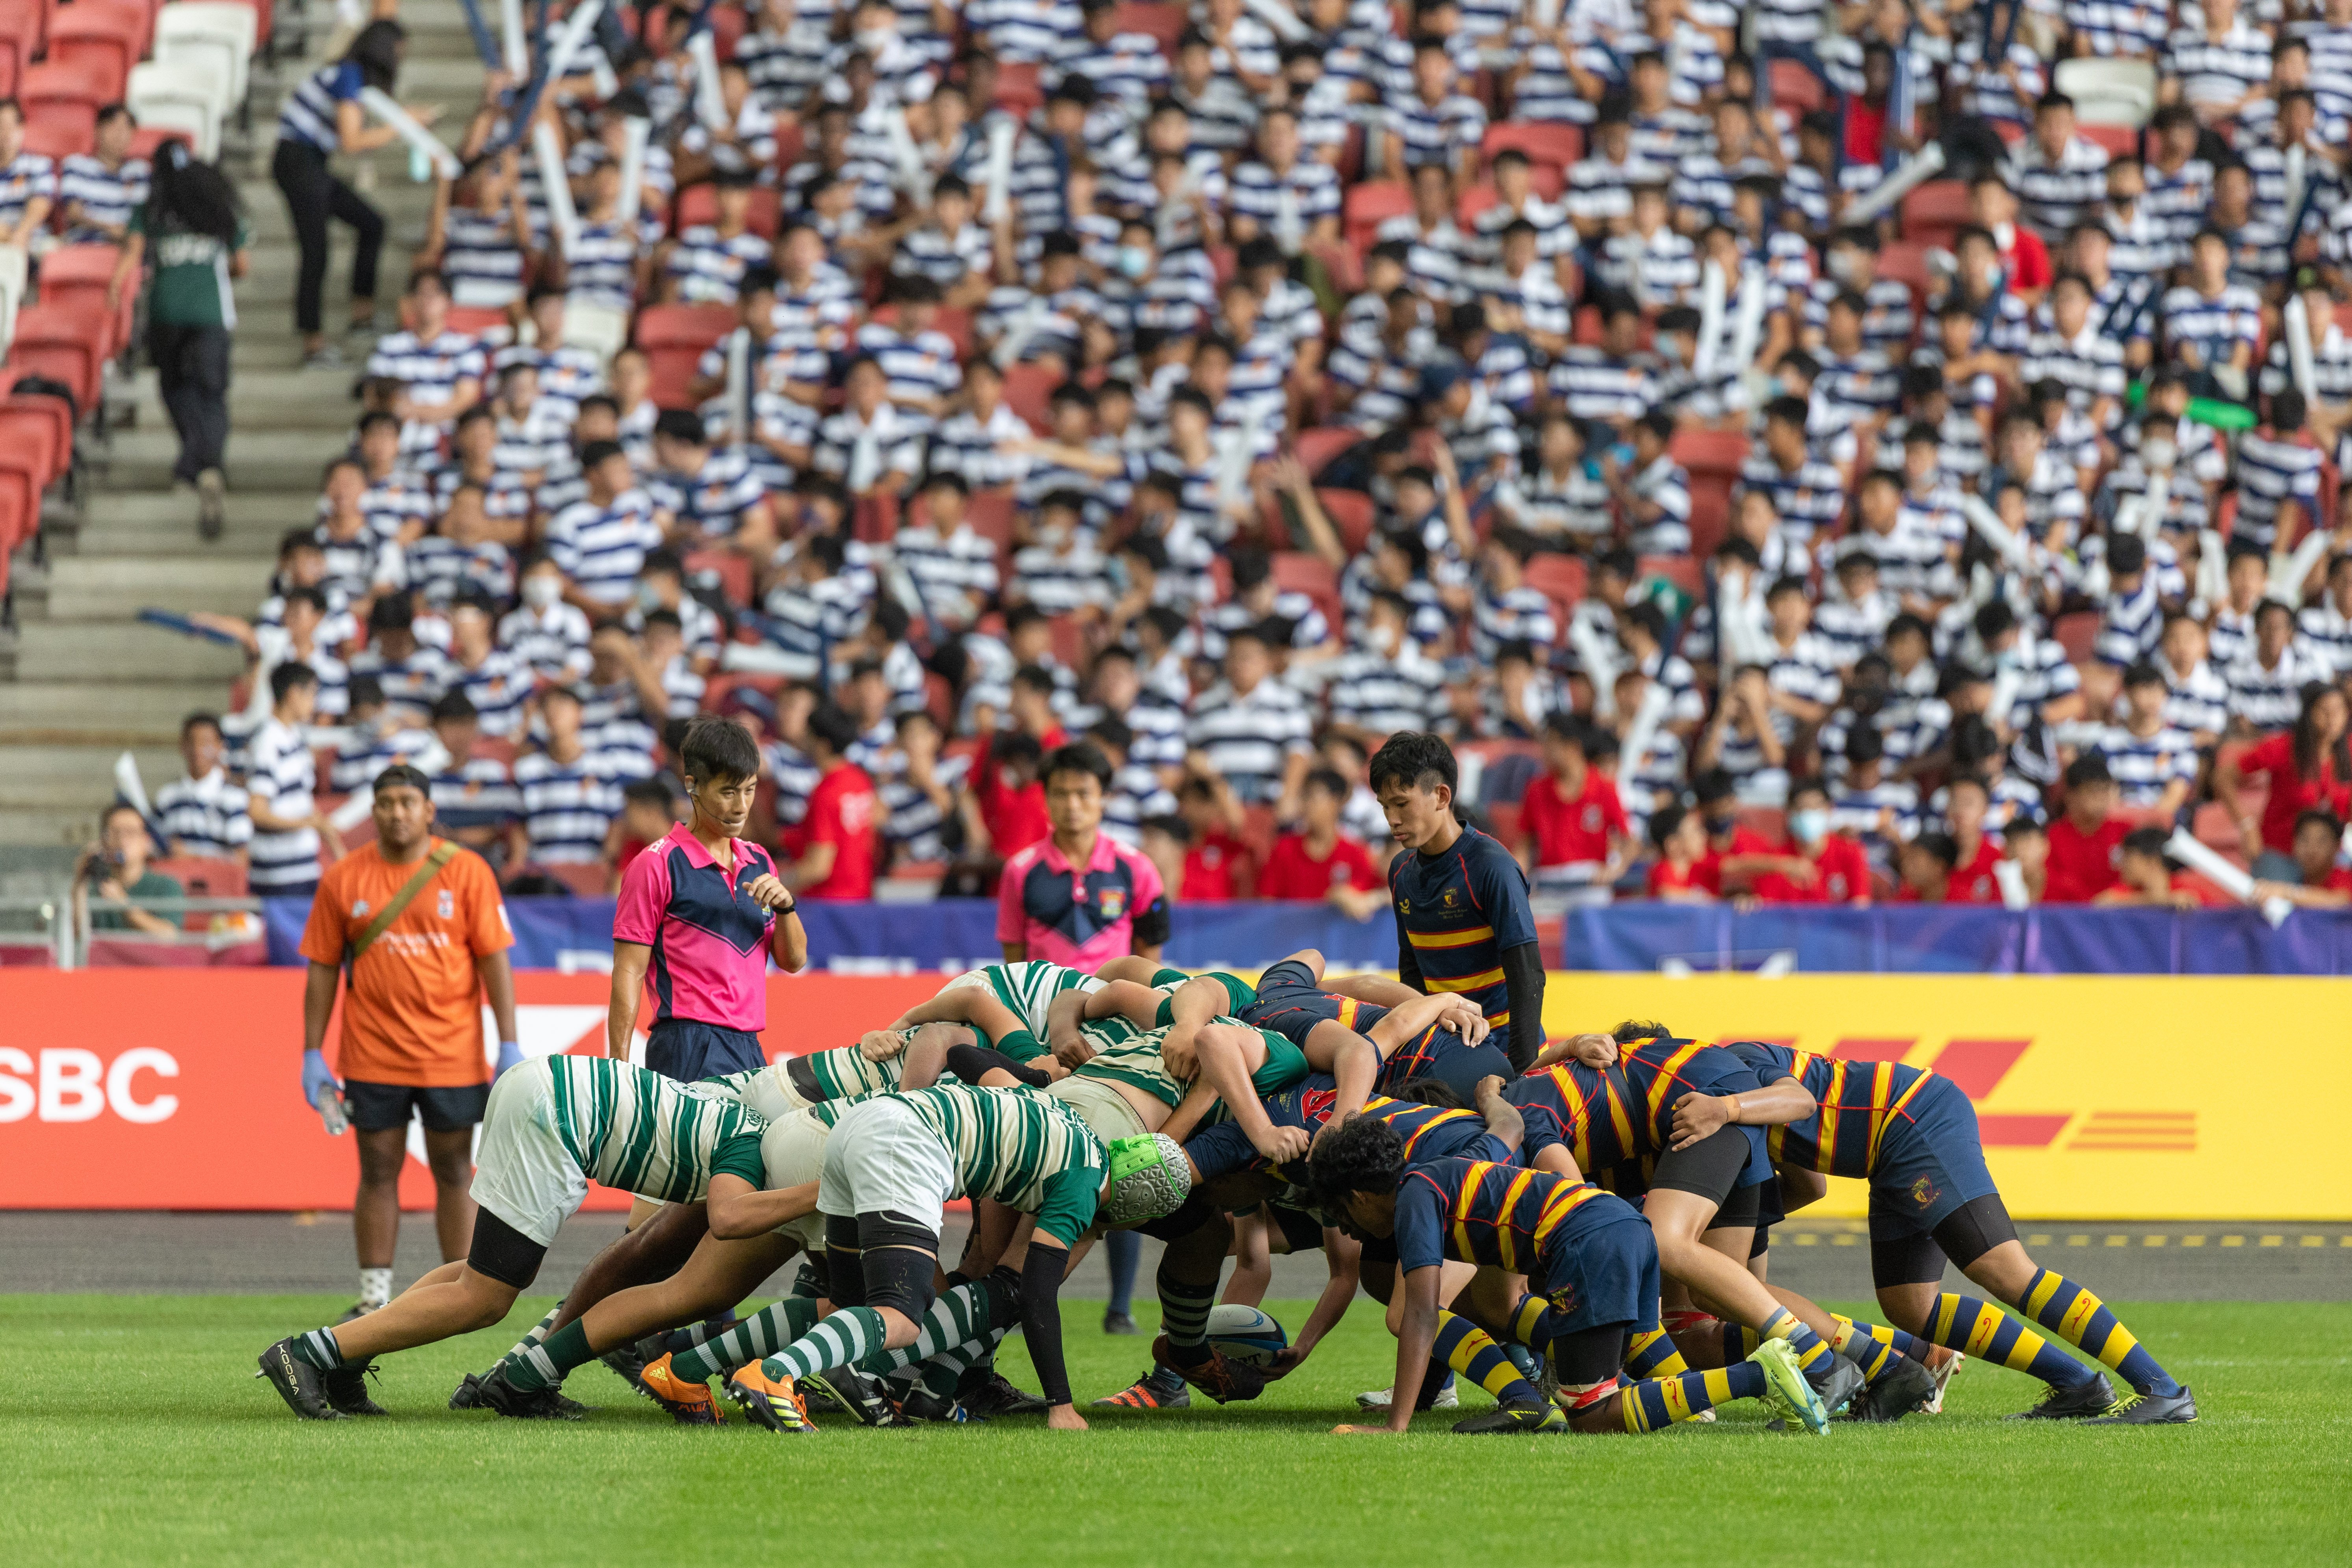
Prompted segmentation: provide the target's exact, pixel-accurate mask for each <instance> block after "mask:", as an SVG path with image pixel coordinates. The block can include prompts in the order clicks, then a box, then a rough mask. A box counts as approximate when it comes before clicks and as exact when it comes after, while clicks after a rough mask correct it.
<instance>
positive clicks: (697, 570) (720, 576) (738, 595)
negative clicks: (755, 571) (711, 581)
mask: <svg viewBox="0 0 2352 1568" xmlns="http://www.w3.org/2000/svg"><path fill="white" fill-rule="evenodd" d="M683 564H684V566H685V567H686V571H687V576H688V579H689V580H691V579H695V578H701V577H705V576H709V577H714V578H716V579H717V580H718V584H719V596H720V597H722V598H724V599H725V600H726V601H727V602H728V603H729V604H730V605H736V606H738V607H740V606H743V605H749V604H750V603H751V561H750V559H749V558H748V557H746V556H744V555H743V554H741V553H740V552H736V551H733V550H698V551H696V552H693V553H692V554H690V555H688V557H687V558H686V560H685V561H684V563H683Z"/></svg>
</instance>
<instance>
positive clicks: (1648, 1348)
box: [1625, 1327, 1690, 1380]
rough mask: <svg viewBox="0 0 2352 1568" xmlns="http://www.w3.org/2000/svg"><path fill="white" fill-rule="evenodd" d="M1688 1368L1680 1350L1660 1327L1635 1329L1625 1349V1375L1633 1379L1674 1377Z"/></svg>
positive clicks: (1688, 1365)
mask: <svg viewBox="0 0 2352 1568" xmlns="http://www.w3.org/2000/svg"><path fill="white" fill-rule="evenodd" d="M1689 1370H1690V1363H1687V1362H1685V1361H1684V1360H1683V1353H1682V1352H1680V1351H1678V1350H1676V1349H1675V1342H1674V1341H1673V1340H1671V1339H1669V1338H1667V1337H1666V1331H1665V1330H1664V1329H1661V1328H1655V1327H1652V1328H1647V1329H1640V1330H1636V1331H1634V1334H1633V1343H1632V1344H1630V1345H1629V1346H1627V1347H1626V1351H1625V1375H1626V1376H1628V1377H1631V1378H1634V1379H1637V1380H1638V1379H1641V1378H1645V1377H1675V1376H1679V1375H1680V1374H1681V1373H1685V1372H1688V1371H1689Z"/></svg>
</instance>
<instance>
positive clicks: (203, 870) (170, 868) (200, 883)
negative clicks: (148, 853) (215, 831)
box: [148, 855, 247, 931]
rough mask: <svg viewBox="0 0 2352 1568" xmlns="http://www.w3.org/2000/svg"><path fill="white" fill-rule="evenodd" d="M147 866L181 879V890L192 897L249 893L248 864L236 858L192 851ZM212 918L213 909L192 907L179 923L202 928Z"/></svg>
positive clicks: (232, 896) (191, 928)
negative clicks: (182, 855)
mask: <svg viewBox="0 0 2352 1568" xmlns="http://www.w3.org/2000/svg"><path fill="white" fill-rule="evenodd" d="M148 869H149V870H151V871H157V872H161V873H162V874H163V875H164V876H166V877H169V878H171V879H172V880H173V881H175V882H177V883H179V884H180V889H181V891H183V892H184V893H185V894H186V895H187V896H188V897H189V898H192V899H242V898H244V897H246V896H247V887H246V878H245V868H244V867H242V866H240V865H238V864H237V863H236V861H234V860H215V859H211V858H205V857H201V856H194V855H191V856H187V857H185V858H173V859H163V860H154V861H150V862H149V863H148ZM212 922H213V915H212V912H211V911H209V910H204V911H199V910H189V911H187V914H186V915H185V917H184V919H183V920H182V921H181V922H180V923H181V926H182V928H183V929H184V930H187V931H203V930H204V929H205V928H206V927H207V926H209V925H211V924H212Z"/></svg>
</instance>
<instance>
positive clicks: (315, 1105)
mask: <svg viewBox="0 0 2352 1568" xmlns="http://www.w3.org/2000/svg"><path fill="white" fill-rule="evenodd" d="M342 1087H343V1086H342V1085H341V1084H340V1083H338V1082H336V1081H335V1075H334V1074H333V1073H332V1072H331V1071H329V1070H328V1068H327V1054H326V1052H324V1051H315V1050H313V1051H304V1052H303V1053H302V1100H303V1101H304V1103H306V1104H307V1105H309V1106H310V1109H311V1110H318V1109H319V1102H320V1100H324V1099H325V1098H326V1097H327V1091H328V1090H330V1089H341V1088H342Z"/></svg>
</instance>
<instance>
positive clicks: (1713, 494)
mask: <svg viewBox="0 0 2352 1568" xmlns="http://www.w3.org/2000/svg"><path fill="white" fill-rule="evenodd" d="M1731 483H1732V481H1731V480H1729V479H1726V478H1724V477H1723V476H1722V475H1720V474H1707V475H1705V476H1704V477H1702V476H1700V475H1697V474H1693V475H1692V476H1691V482H1690V498H1691V515H1690V536H1691V548H1690V552H1691V557H1692V559H1693V560H1696V561H1704V560H1706V558H1707V557H1708V556H1710V555H1713V554H1714V553H1715V552H1716V551H1717V548H1719V547H1720V546H1721V545H1722V543H1723V542H1724V541H1725V540H1726V539H1727V538H1729V537H1730V534H1731Z"/></svg>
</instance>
